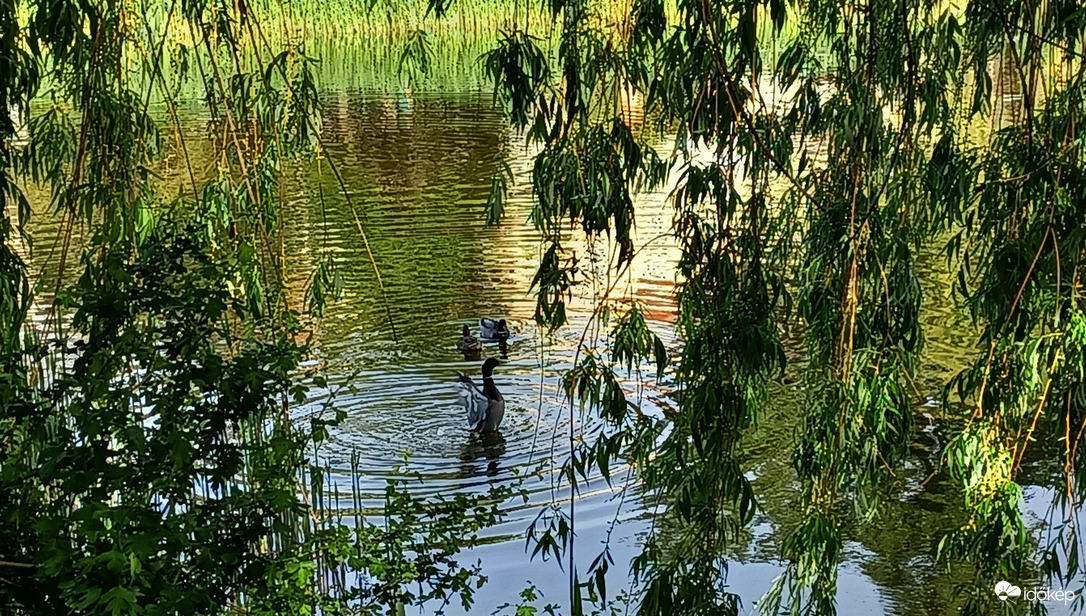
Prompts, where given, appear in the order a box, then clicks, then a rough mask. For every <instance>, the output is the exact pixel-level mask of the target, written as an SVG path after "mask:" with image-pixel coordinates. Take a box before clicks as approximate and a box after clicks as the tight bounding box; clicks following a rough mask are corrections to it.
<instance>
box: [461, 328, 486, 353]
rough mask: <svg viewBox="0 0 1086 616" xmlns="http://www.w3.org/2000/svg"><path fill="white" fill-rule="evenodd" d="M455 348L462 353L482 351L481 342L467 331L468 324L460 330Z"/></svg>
mask: <svg viewBox="0 0 1086 616" xmlns="http://www.w3.org/2000/svg"><path fill="white" fill-rule="evenodd" d="M456 350H458V351H460V352H461V353H463V354H464V355H472V354H474V353H481V352H482V351H483V342H482V341H481V340H479V339H478V338H476V337H475V336H472V335H471V332H470V331H468V326H467V325H465V326H464V329H463V330H461V332H460V339H459V340H457V341H456Z"/></svg>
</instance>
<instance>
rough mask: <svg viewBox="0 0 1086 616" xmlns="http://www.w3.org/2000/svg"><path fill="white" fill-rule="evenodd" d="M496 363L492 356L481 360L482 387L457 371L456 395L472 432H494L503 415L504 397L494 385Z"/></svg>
mask: <svg viewBox="0 0 1086 616" xmlns="http://www.w3.org/2000/svg"><path fill="white" fill-rule="evenodd" d="M498 363H499V362H498V360H496V359H494V358H493V357H491V358H490V359H487V360H486V361H485V362H483V387H482V389H480V388H479V386H477V385H476V384H475V382H474V381H472V380H471V377H469V376H468V375H466V374H464V373H463V372H460V371H457V374H458V375H459V378H458V379H457V382H456V395H457V397H458V398H460V404H461V405H462V406H463V407H464V410H465V411H467V413H468V430H471V431H472V432H496V431H497V430H498V425H499V424H501V422H502V417H504V416H505V398H502V395H501V393H500V392H499V391H498V388H497V386H495V385H494V368H495V367H496V366H497V365H498Z"/></svg>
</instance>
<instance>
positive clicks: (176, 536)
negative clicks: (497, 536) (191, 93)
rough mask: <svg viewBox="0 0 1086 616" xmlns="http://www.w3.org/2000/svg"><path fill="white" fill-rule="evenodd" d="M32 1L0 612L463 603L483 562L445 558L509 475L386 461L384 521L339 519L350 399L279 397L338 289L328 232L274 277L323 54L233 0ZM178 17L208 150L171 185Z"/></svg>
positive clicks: (312, 139)
mask: <svg viewBox="0 0 1086 616" xmlns="http://www.w3.org/2000/svg"><path fill="white" fill-rule="evenodd" d="M27 8H29V11H22V12H20V11H17V7H16V6H15V4H13V3H4V4H0V26H2V28H0V35H2V36H0V70H2V71H4V79H3V85H2V87H0V103H2V108H3V109H4V113H2V114H0V116H2V118H0V158H2V160H0V163H2V171H3V175H2V176H0V180H2V183H0V196H2V197H3V205H5V206H6V205H7V204H9V203H10V204H12V205H14V206H16V207H15V208H13V209H15V210H17V211H18V217H17V219H16V220H12V219H11V218H9V215H8V212H9V211H11V210H9V209H8V208H7V207H5V208H4V217H3V218H2V219H0V294H2V295H0V338H2V346H0V520H2V521H3V525H2V526H3V530H2V531H0V580H2V583H0V611H3V612H4V613H5V614H8V613H11V614H42V613H48V614H111V615H114V616H116V615H119V614H178V613H184V614H223V613H226V612H233V611H238V612H244V613H252V614H269V615H270V614H316V613H321V614H344V613H367V614H383V613H389V612H392V611H394V610H397V609H403V608H404V607H405V606H407V605H420V604H423V603H428V604H432V603H434V602H436V603H441V604H445V603H448V602H450V601H452V600H458V601H459V602H460V603H461V604H462V605H464V606H470V605H471V603H472V600H473V595H474V591H475V590H476V589H477V588H478V587H479V585H481V584H482V583H483V581H484V579H483V578H482V577H481V576H480V575H479V570H478V568H477V567H464V566H462V565H461V564H459V563H458V562H457V560H456V555H457V554H458V553H459V552H460V550H461V549H463V548H464V547H468V546H472V545H475V544H476V543H477V541H478V536H477V533H478V531H479V530H480V529H481V528H484V527H486V526H488V525H492V524H494V523H496V522H497V521H498V520H499V519H500V517H501V512H500V510H499V508H498V507H499V505H500V503H501V502H502V501H503V500H505V499H507V498H508V497H509V496H510V491H509V488H499V489H495V490H494V491H493V492H492V493H490V494H487V495H483V496H472V497H469V496H464V495H457V496H455V497H453V498H449V499H445V500H442V499H435V500H430V501H426V502H420V501H418V500H417V499H415V498H413V497H412V496H411V495H410V492H409V491H408V490H407V489H406V487H405V482H404V481H402V480H397V481H395V482H391V483H390V484H389V487H388V490H387V493H386V497H387V500H386V503H385V513H386V515H387V517H386V519H385V520H384V523H383V524H378V523H374V522H373V521H370V520H368V519H365V518H364V517H363V516H361V515H360V514H359V515H355V516H354V519H353V520H349V519H348V518H347V516H348V512H346V511H344V510H342V509H340V508H339V505H338V493H337V494H336V503H335V506H333V503H331V502H329V501H330V500H331V499H326V498H325V493H326V490H325V483H324V477H325V473H324V472H323V471H322V470H321V469H320V467H319V464H320V460H319V458H318V459H313V458H311V456H315V455H316V452H317V450H318V445H319V443H320V442H321V441H322V440H323V439H324V438H326V436H327V430H328V427H329V426H331V425H334V424H335V423H336V422H337V421H339V420H341V419H342V416H341V415H339V416H337V417H336V418H335V419H324V418H321V417H318V418H314V419H312V420H311V421H310V422H309V426H308V427H309V430H306V429H304V427H303V426H299V425H296V424H295V421H294V420H293V419H292V416H291V410H292V405H295V404H300V403H304V402H305V401H306V399H307V387H306V386H305V385H303V383H304V382H306V381H307V380H308V379H309V377H310V376H313V375H309V374H307V371H306V370H304V369H303V368H302V361H303V359H304V358H306V357H307V355H308V353H309V352H310V347H309V346H308V340H309V334H310V333H311V325H312V322H311V318H312V317H313V316H319V314H320V312H321V309H322V308H323V306H324V304H325V302H326V301H329V300H332V299H334V298H335V297H336V296H337V295H338V292H339V289H340V288H341V287H342V279H341V278H340V276H339V274H338V272H337V269H336V264H335V262H334V260H332V259H331V258H330V254H331V253H330V252H329V251H328V250H326V249H324V250H321V252H320V254H319V255H317V256H318V263H319V266H318V267H317V272H316V274H315V276H314V278H313V280H312V282H311V285H310V287H309V289H308V290H307V291H306V296H307V298H308V302H307V303H308V306H307V307H308V312H299V311H298V310H297V309H296V308H294V307H292V306H290V303H291V298H290V294H289V292H288V291H289V289H288V287H287V284H286V282H285V276H284V273H283V264H284V255H283V234H284V233H285V229H284V216H283V205H284V204H283V202H282V195H283V192H282V183H283V175H284V173H285V171H286V169H285V167H287V166H288V165H289V164H290V163H291V162H292V160H293V159H294V158H295V157H301V156H308V155H312V154H314V153H316V152H318V151H319V150H320V149H321V141H320V122H319V115H318V114H319V102H318V85H317V83H316V77H315V66H316V62H317V61H316V60H315V59H314V58H312V57H309V56H307V55H305V53H304V52H303V50H302V48H301V46H300V45H294V44H288V45H287V46H286V49H285V50H282V51H278V52H276V51H274V50H273V49H272V48H271V44H270V43H269V42H268V40H267V38H266V37H265V36H264V33H263V31H262V29H261V23H260V22H259V21H257V20H255V19H254V15H253V14H252V13H250V12H249V7H247V5H246V4H244V3H243V4H238V5H230V4H221V3H202V2H188V1H186V2H182V3H179V4H171V5H170V6H169V7H168V9H167V8H166V7H160V8H161V9H162V10H164V11H165V13H164V14H163V15H162V16H163V18H164V19H165V22H166V25H167V26H166V27H158V26H157V25H154V24H153V23H151V22H152V16H151V15H150V14H149V15H146V16H145V18H146V21H144V22H140V20H139V19H136V20H133V19H132V15H133V14H132V13H131V12H129V9H130V7H128V6H127V5H122V4H120V3H115V2H112V1H103V2H79V3H70V2H66V1H62V2H32V3H30V5H29V6H28V7H27ZM175 11H176V12H177V13H178V14H175ZM154 15H158V13H154ZM20 20H21V21H20ZM173 20H183V21H184V22H187V23H186V24H185V25H186V26H187V27H188V28H190V29H189V33H190V36H191V39H190V41H189V43H190V45H189V46H185V47H182V49H184V50H185V51H184V53H183V54H182V56H181V58H180V59H179V60H178V61H177V65H178V67H179V68H178V70H179V71H180V72H182V73H183V72H185V70H187V69H190V68H192V65H195V67H196V69H195V70H196V72H198V73H199V74H200V78H201V80H202V83H201V86H202V88H203V99H204V100H205V101H206V103H207V106H208V130H209V135H210V141H211V144H212V146H213V147H214V148H215V151H216V152H218V154H217V155H216V168H214V169H212V170H208V171H203V172H202V173H201V174H200V175H199V176H198V175H197V172H196V171H195V170H194V169H193V168H192V166H191V163H190V162H189V153H188V151H187V150H185V144H184V141H183V140H181V141H180V143H179V144H178V147H179V152H178V153H179V155H180V157H181V159H182V160H183V161H184V166H185V169H184V170H185V172H187V173H186V175H187V177H186V178H185V179H186V180H187V183H186V185H185V186H184V187H183V190H182V192H181V194H180V195H179V196H174V195H170V196H166V195H165V194H164V193H165V192H166V191H167V190H169V189H168V188H167V187H164V186H163V184H164V183H163V182H160V179H161V178H159V177H157V175H156V173H155V172H154V171H152V170H153V169H155V168H156V167H160V164H159V163H161V156H162V154H163V152H164V144H163V143H162V139H161V137H160V135H159V130H158V129H159V126H160V125H159V124H158V123H156V122H155V121H153V120H152V119H151V115H150V114H149V112H148V108H149V106H150V101H151V100H152V97H153V95H155V94H158V95H161V96H163V97H165V98H166V99H167V111H168V112H171V111H172V112H173V113H176V111H175V110H174V109H173V108H172V107H171V106H170V104H171V103H173V102H175V101H172V100H170V99H171V98H172V96H174V95H175V94H176V92H177V90H178V87H177V86H176V85H175V84H171V83H168V82H167V79H166V76H165V75H164V74H163V73H162V72H161V71H160V70H159V69H161V68H162V66H163V65H164V64H165V63H163V62H162V53H163V52H162V49H163V48H164V46H165V45H166V39H167V38H168V37H169V36H170V29H169V28H168V24H169V23H170V22H171V21H173ZM151 25H154V26H155V27H150V26H151ZM144 26H147V27H144ZM144 37H146V38H144ZM242 37H245V38H247V40H248V43H249V45H250V46H251V47H249V48H248V50H247V51H248V52H250V53H253V54H254V56H255V58H256V60H257V61H256V62H255V63H251V62H249V61H243V60H242V59H241V57H242V53H243V52H242V51H241V48H240V41H241V40H242ZM141 56H142V57H141ZM130 58H139V59H141V60H142V61H143V62H144V64H143V66H144V67H148V71H147V72H146V73H134V72H133V70H132V65H130V64H129V59H130ZM254 64H255V66H254ZM39 73H40V74H42V75H43V76H44V78H43V79H41V80H40V84H39V79H38V75H39ZM8 77H11V79H9V78H8ZM39 85H40V87H41V88H42V90H41V91H38V88H39ZM35 97H38V98H40V99H42V100H41V102H42V103H43V104H42V105H41V106H40V107H39V106H37V105H35V106H31V105H30V104H29V103H30V101H31V100H32V99H34V98H35ZM11 108H16V109H17V110H18V112H19V115H18V117H21V118H27V120H26V121H25V126H24V127H25V129H26V130H25V136H23V135H17V131H16V129H17V127H16V125H15V123H14V122H13V119H14V117H16V116H12V115H9V114H8V110H9V109H11ZM171 119H172V120H174V121H175V122H176V121H177V117H176V115H173V116H172V118H171ZM333 171H334V168H333ZM16 182H28V183H31V182H32V183H35V184H38V185H40V186H41V187H42V188H44V189H47V190H48V191H49V194H50V196H51V199H52V202H53V204H54V207H55V209H56V214H57V215H58V216H59V217H60V219H61V227H62V232H61V235H62V236H63V237H64V242H63V244H62V245H61V246H60V247H59V250H58V251H57V261H58V262H59V272H58V273H57V274H56V278H55V280H46V282H45V285H48V286H50V287H52V289H54V290H55V291H56V292H55V294H52V295H47V296H45V297H40V296H39V297H37V298H35V297H34V296H33V295H32V293H31V291H32V289H31V287H30V284H29V280H28V279H27V273H26V268H25V266H24V264H23V262H22V260H21V259H20V256H19V248H20V244H19V243H18V240H19V239H21V237H20V236H19V232H20V231H21V225H23V224H25V223H26V219H27V217H28V216H29V215H30V210H29V204H28V202H27V200H26V199H25V198H23V196H22V193H21V192H20V190H19V188H18V186H17V184H16ZM77 228H78V229H80V230H81V231H82V233H81V234H80V235H81V236H82V241H81V242H77V243H76V242H72V241H71V237H72V235H73V234H74V233H75V230H76V229H77ZM360 230H361V229H360ZM364 240H365V238H364V237H363V241H364ZM73 268H74V270H75V271H74V273H73V272H72V269H73ZM45 285H43V287H44V286H45ZM31 310H35V311H37V312H38V313H41V314H45V315H46V317H47V318H46V320H45V321H44V323H42V322H35V321H34V320H32V318H31V317H30V313H31ZM313 380H314V382H319V383H322V386H324V385H326V383H324V378H323V377H320V376H319V375H317V376H314V378H313ZM329 483H331V481H330V480H329ZM310 495H312V499H311V498H310ZM360 501H361V498H360V497H359V496H357V495H356V496H355V498H354V499H353V502H352V504H353V505H354V508H355V511H356V512H358V511H360V508H361V502H360ZM348 579H353V580H355V583H352V584H348V582H347V580H348Z"/></svg>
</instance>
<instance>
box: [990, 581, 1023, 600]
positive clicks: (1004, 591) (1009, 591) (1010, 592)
mask: <svg viewBox="0 0 1086 616" xmlns="http://www.w3.org/2000/svg"><path fill="white" fill-rule="evenodd" d="M995 594H996V596H997V597H999V600H1000V601H1006V600H1007V599H1008V598H1009V597H1021V596H1022V589H1021V588H1019V587H1017V586H1015V585H1014V584H1011V583H1010V582H1008V581H1006V580H1001V581H1000V582H999V583H998V584H996V585H995Z"/></svg>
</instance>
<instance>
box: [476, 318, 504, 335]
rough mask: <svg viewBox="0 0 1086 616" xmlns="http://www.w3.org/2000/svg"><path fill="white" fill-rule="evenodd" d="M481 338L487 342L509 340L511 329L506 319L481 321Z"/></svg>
mask: <svg viewBox="0 0 1086 616" xmlns="http://www.w3.org/2000/svg"><path fill="white" fill-rule="evenodd" d="M479 337H480V338H483V339H485V340H508V339H509V328H508V327H507V326H506V324H505V319H497V320H495V319H486V318H483V319H479Z"/></svg>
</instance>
